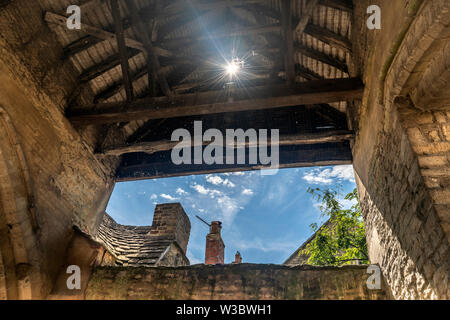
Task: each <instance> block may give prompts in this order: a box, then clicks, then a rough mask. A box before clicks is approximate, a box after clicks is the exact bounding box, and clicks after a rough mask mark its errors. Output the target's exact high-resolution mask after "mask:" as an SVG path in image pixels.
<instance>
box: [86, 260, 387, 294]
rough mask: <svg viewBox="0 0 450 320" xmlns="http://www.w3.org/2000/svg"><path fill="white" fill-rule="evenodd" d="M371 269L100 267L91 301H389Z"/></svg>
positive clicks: (92, 285) (92, 284)
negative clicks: (374, 285)
mask: <svg viewBox="0 0 450 320" xmlns="http://www.w3.org/2000/svg"><path fill="white" fill-rule="evenodd" d="M366 271H367V266H346V267H341V268H337V267H308V266H302V267H286V266H276V265H252V264H238V265H221V266H219V265H217V266H205V265H196V266H191V267H180V268H161V267H160V268H110V267H100V268H96V269H95V271H94V273H93V275H92V277H91V279H90V280H89V284H88V288H87V290H86V294H85V296H86V299H106V300H108V299H137V300H139V299H145V300H157V299H188V300H209V299H217V300H219V299H224V300H229V299H277V300H299V299H313V300H315V299H388V298H389V297H390V296H389V292H388V291H387V290H386V286H385V285H384V283H383V286H382V289H381V290H368V289H367V285H366V281H367V278H368V274H367V273H366Z"/></svg>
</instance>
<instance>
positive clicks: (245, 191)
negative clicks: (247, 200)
mask: <svg viewBox="0 0 450 320" xmlns="http://www.w3.org/2000/svg"><path fill="white" fill-rule="evenodd" d="M242 194H243V195H246V196H252V195H253V194H254V192H253V190H252V189H244V190H243V191H242Z"/></svg>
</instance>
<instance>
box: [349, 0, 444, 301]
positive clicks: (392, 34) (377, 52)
mask: <svg viewBox="0 0 450 320" xmlns="http://www.w3.org/2000/svg"><path fill="white" fill-rule="evenodd" d="M372 4H377V5H379V6H380V7H381V10H382V29H381V30H368V29H367V27H366V25H365V24H366V19H367V17H368V15H367V14H366V9H367V7H368V6H369V5H372ZM355 6H356V10H355V29H354V30H355V32H354V34H353V37H354V62H355V69H354V70H353V72H354V74H355V75H358V74H359V73H361V76H362V78H363V80H364V83H365V85H366V90H365V95H364V98H363V101H362V102H361V103H356V104H354V105H353V106H352V107H351V114H352V115H353V119H352V124H353V128H354V129H355V130H357V137H356V141H355V143H354V146H353V153H354V168H355V173H356V176H357V185H358V190H359V193H360V201H361V208H362V212H363V216H364V221H365V224H366V236H367V243H368V247H369V256H370V260H371V262H372V263H378V264H379V265H380V267H381V269H382V271H383V274H384V275H385V278H386V282H387V283H388V285H389V286H390V288H391V290H392V294H393V296H394V298H396V299H430V298H432V299H438V298H439V299H446V298H448V296H449V295H448V294H449V291H448V275H449V251H448V238H447V237H446V235H445V228H446V221H448V220H447V219H448V214H449V212H448V210H447V208H446V207H445V205H446V204H445V203H439V201H446V200H443V199H444V198H445V197H446V191H445V181H446V180H445V177H446V172H448V170H447V169H446V168H448V162H447V160H446V159H447V158H446V156H447V155H446V152H447V151H448V150H445V146H446V144H445V143H446V142H445V141H442V140H441V139H444V138H445V135H444V131H443V130H445V128H446V123H444V122H446V121H447V120H448V119H445V120H444V118H443V117H442V113H440V119H441V121H443V122H441V123H439V121H438V118H437V117H436V116H437V114H436V116H433V112H431V113H430V111H427V112H425V111H424V110H418V109H416V108H415V107H414V106H413V105H411V104H410V103H409V102H408V103H406V104H405V101H409V99H408V96H409V95H410V94H411V92H412V91H414V88H415V86H416V85H417V81H418V80H417V79H420V78H421V77H422V74H423V72H424V70H427V65H428V64H429V63H431V61H430V60H431V59H430V57H433V50H434V49H436V48H442V46H440V45H439V46H438V45H433V43H434V42H439V43H441V42H442V41H446V40H439V38H440V37H443V39H445V34H446V33H445V32H443V31H442V30H444V29H445V28H446V27H445V23H447V25H448V21H449V19H446V20H445V15H448V12H449V11H448V8H449V3H448V1H441V0H436V1H408V0H404V1H402V0H399V1H357V2H355ZM445 21H447V22H445ZM447 39H448V38H447ZM447 41H448V40H447ZM433 48H434V49H433ZM435 100H436V99H435ZM434 103H435V104H436V101H434ZM411 110H413V112H411ZM444 115H445V114H444ZM411 123H413V125H411ZM438 123H439V124H438ZM437 126H439V130H435V129H436V127H437ZM427 127H428V129H426V128H427ZM433 128H434V129H433ZM425 132H428V133H430V134H431V136H428V138H425V136H423V137H422V136H421V135H423V134H424V133H425ZM419 133H420V134H419ZM433 138H434V139H437V140H434V141H433V140H432V139H433ZM420 139H422V140H420ZM427 139H430V140H427ZM433 153H435V155H436V156H438V157H439V156H440V157H441V158H438V157H437V158H428V156H433ZM442 157H443V158H442ZM443 159H444V160H443ZM433 161H434V164H433ZM439 161H440V162H439ZM427 162H428V163H427ZM428 165H431V166H434V169H435V170H434V171H427V170H428V169H427V166H428ZM436 175H437V176H439V177H440V180H438V181H436V180H431V179H430V178H436ZM433 181H434V182H435V184H434V185H433V184H432V182H433ZM436 182H437V183H438V184H439V185H437V184H436ZM443 187H444V188H443Z"/></svg>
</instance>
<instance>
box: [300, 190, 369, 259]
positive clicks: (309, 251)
mask: <svg viewBox="0 0 450 320" xmlns="http://www.w3.org/2000/svg"><path fill="white" fill-rule="evenodd" d="M308 192H309V193H310V194H312V195H313V197H314V198H315V199H316V200H318V201H319V202H320V203H321V205H320V211H321V212H322V216H325V217H328V221H327V223H325V224H324V225H323V226H322V227H320V228H319V227H318V226H317V224H316V223H313V224H312V225H311V229H312V230H313V231H314V232H316V236H315V237H314V239H313V240H312V241H311V242H310V243H308V244H307V245H306V247H305V249H304V250H301V251H300V252H299V255H308V256H309V259H308V261H307V263H308V264H311V265H319V266H322V265H334V266H340V265H344V264H351V262H352V261H356V260H359V261H360V262H361V263H369V261H368V254H367V243H366V237H365V228H364V223H363V221H362V216H361V209H360V207H359V201H358V193H357V191H356V188H355V189H354V190H353V191H352V192H350V193H349V194H347V195H346V196H345V199H346V200H349V201H351V202H352V203H353V205H352V206H351V207H350V208H349V209H344V208H343V205H342V204H341V203H340V202H339V200H338V198H339V196H340V193H339V192H338V191H336V190H329V189H327V190H321V189H319V188H315V189H311V188H309V189H308Z"/></svg>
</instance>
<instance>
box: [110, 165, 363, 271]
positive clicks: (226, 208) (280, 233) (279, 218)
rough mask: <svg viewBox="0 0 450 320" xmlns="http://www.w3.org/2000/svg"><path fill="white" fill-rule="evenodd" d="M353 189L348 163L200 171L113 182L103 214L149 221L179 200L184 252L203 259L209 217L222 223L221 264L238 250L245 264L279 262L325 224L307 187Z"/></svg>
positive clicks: (141, 222)
mask: <svg viewBox="0 0 450 320" xmlns="http://www.w3.org/2000/svg"><path fill="white" fill-rule="evenodd" d="M336 186H340V187H341V188H342V190H343V192H350V191H351V190H353V188H355V181H354V176H353V168H352V166H335V167H320V168H319V167H316V168H296V169H282V170H279V171H278V173H277V174H275V175H273V176H268V175H266V176H265V175H261V174H260V172H259V171H250V172H234V173H226V174H211V175H198V176H187V177H177V178H166V179H155V180H143V181H134V182H122V183H117V184H116V187H115V189H114V192H113V194H112V196H111V200H110V202H109V204H108V208H107V212H108V214H110V215H111V216H112V217H113V218H114V219H115V220H116V221H117V222H118V223H120V224H124V225H136V226H138V225H151V224H152V219H153V211H154V209H155V205H156V204H158V203H171V202H180V203H181V204H182V206H183V208H184V210H185V211H186V213H187V214H188V216H189V218H190V220H191V225H192V228H191V237H190V239H189V245H188V251H187V256H188V258H189V259H190V261H191V264H197V263H203V261H204V251H205V236H206V234H207V233H208V227H207V226H206V225H204V224H203V223H202V222H200V221H199V220H198V219H197V218H195V215H199V216H201V217H203V218H204V219H205V220H207V221H213V220H219V221H222V222H223V225H222V238H223V240H224V242H225V262H226V263H231V262H232V261H233V260H234V254H235V253H236V251H240V252H241V254H242V256H243V262H247V263H274V264H280V263H283V262H284V261H285V260H286V259H287V258H288V257H289V256H290V255H291V254H292V253H293V252H294V251H295V250H296V249H297V248H298V247H299V246H300V245H301V244H302V243H303V242H304V241H305V240H306V239H308V237H309V236H310V235H311V234H312V232H311V229H310V224H311V223H313V222H324V219H323V218H321V217H320V211H319V209H318V208H319V204H318V203H317V202H316V201H315V200H314V199H312V196H311V195H310V194H308V193H307V192H306V191H307V189H308V187H320V188H328V187H329V188H334V187H336Z"/></svg>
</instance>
